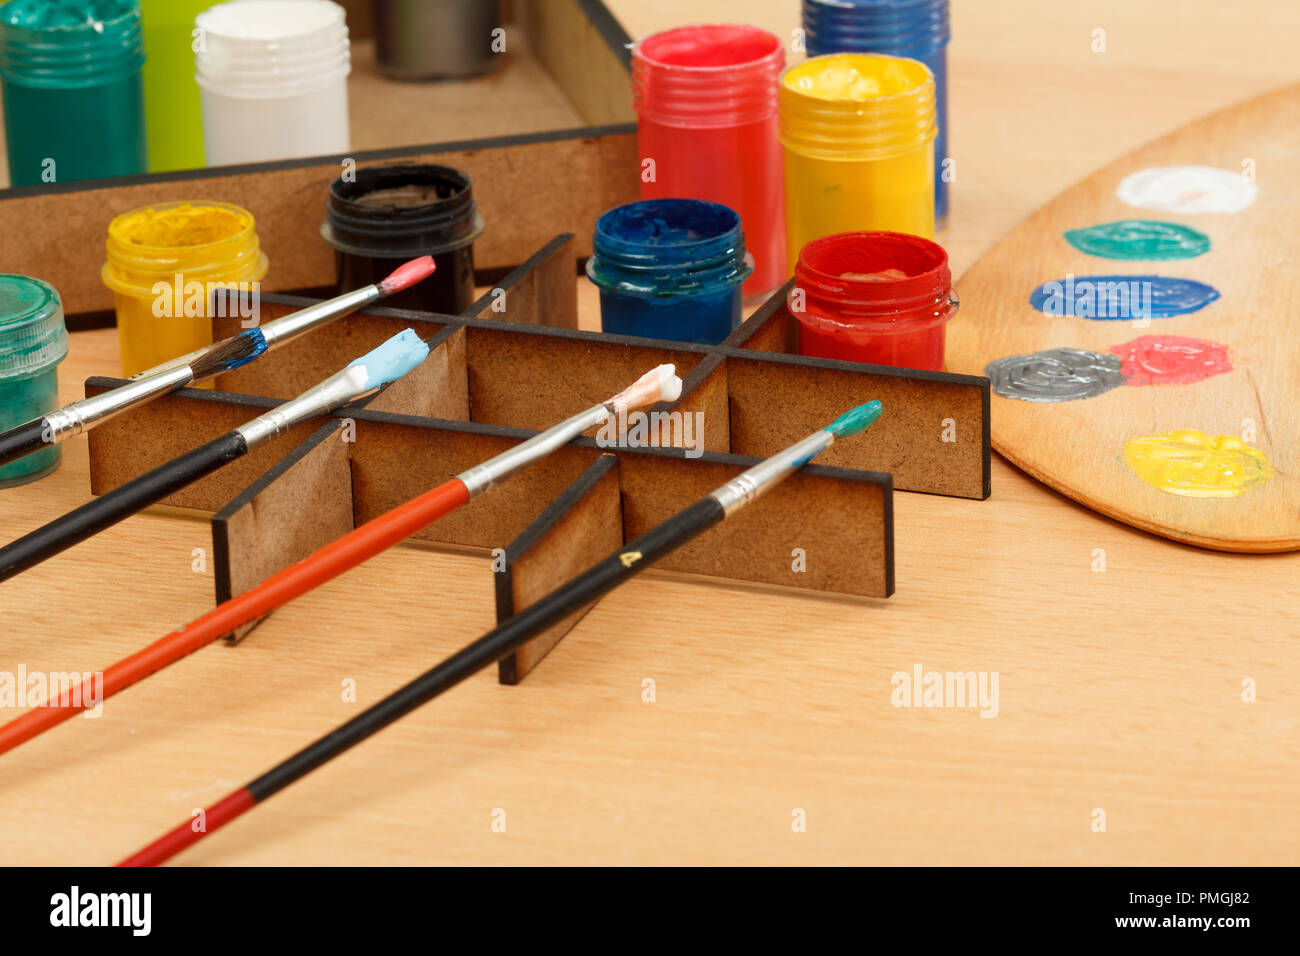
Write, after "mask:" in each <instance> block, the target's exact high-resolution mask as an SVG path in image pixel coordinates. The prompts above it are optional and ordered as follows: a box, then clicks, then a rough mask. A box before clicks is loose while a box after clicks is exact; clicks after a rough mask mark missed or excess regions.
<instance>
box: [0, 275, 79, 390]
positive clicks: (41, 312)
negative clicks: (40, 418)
mask: <svg viewBox="0 0 1300 956" xmlns="http://www.w3.org/2000/svg"><path fill="white" fill-rule="evenodd" d="M67 354H68V330H67V328H66V327H65V326H64V324H63V305H62V303H60V302H59V293H58V292H56V291H55V290H54V287H53V286H52V285H50V284H49V283H46V282H42V281H41V280H40V279H32V278H29V277H28V276H19V275H6V274H3V273H0V379H5V378H21V377H24V376H29V375H35V374H37V373H38V372H43V371H45V370H46V369H48V368H50V367H51V366H54V365H58V364H59V363H60V362H62V361H63V360H64V358H66V357H67Z"/></svg>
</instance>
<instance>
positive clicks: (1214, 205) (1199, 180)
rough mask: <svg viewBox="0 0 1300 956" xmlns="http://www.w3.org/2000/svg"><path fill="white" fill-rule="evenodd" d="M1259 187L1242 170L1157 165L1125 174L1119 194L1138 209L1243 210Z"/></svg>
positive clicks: (1182, 210) (1192, 212)
mask: <svg viewBox="0 0 1300 956" xmlns="http://www.w3.org/2000/svg"><path fill="white" fill-rule="evenodd" d="M1258 192H1259V187H1258V186H1256V185H1255V184H1254V183H1253V182H1251V181H1250V180H1249V179H1247V178H1246V177H1245V176H1244V175H1243V174H1242V173H1234V172H1232V171H1231V170H1228V169H1216V168H1215V167H1214V166H1156V167H1153V168H1150V169H1143V170H1139V171H1138V172H1136V173H1131V174H1130V175H1128V176H1125V177H1124V179H1123V180H1122V181H1121V182H1120V184H1119V189H1118V190H1117V191H1116V195H1118V196H1119V198H1120V201H1121V202H1125V203H1127V204H1128V205H1130V206H1133V207H1135V208H1137V209H1154V210H1156V211H1158V212H1176V213H1188V214H1195V213H1229V212H1241V210H1243V209H1245V208H1246V207H1247V206H1249V205H1250V204H1251V203H1253V202H1254V201H1255V196H1256V195H1257V194H1258Z"/></svg>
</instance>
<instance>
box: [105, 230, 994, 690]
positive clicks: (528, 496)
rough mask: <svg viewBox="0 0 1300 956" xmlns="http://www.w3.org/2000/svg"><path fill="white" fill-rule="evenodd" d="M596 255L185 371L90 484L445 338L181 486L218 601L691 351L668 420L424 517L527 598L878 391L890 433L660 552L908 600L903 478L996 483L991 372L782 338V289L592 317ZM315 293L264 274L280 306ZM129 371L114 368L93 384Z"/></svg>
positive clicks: (550, 259) (571, 253)
mask: <svg viewBox="0 0 1300 956" xmlns="http://www.w3.org/2000/svg"><path fill="white" fill-rule="evenodd" d="M574 272H575V244H574V242H573V238H572V237H571V236H559V237H556V238H555V239H553V240H552V241H551V242H549V243H547V244H546V245H545V246H544V247H543V248H542V249H541V250H540V251H539V252H538V253H536V254H535V255H534V256H532V257H530V259H529V260H528V262H527V263H525V265H524V266H523V267H520V268H519V269H516V270H514V271H513V272H512V273H510V274H509V275H508V276H507V277H506V278H505V279H503V280H502V282H501V284H500V285H499V286H497V287H496V288H495V289H493V290H492V291H491V292H489V293H487V294H486V295H484V296H483V297H482V298H481V299H480V300H479V301H477V302H476V303H474V305H473V306H471V307H470V309H468V310H467V312H466V314H464V315H460V316H451V315H435V314H431V313H421V312H408V311H403V310H395V309H385V308H372V309H366V310H364V311H362V312H358V313H355V314H353V315H351V316H348V317H345V318H343V319H340V320H338V321H336V322H334V323H332V324H331V325H329V326H328V327H326V328H322V329H318V330H316V331H314V332H311V333H309V334H307V335H305V336H303V337H302V338H300V339H298V340H295V341H294V342H292V343H290V344H288V345H286V346H285V347H283V348H281V349H279V350H277V351H275V352H273V353H270V354H268V355H266V356H264V357H262V358H261V359H259V360H258V361H257V362H254V363H252V364H251V365H248V366H245V367H244V368H241V369H238V370H235V371H233V372H230V373H227V374H225V375H222V376H220V377H219V378H218V380H217V382H216V386H217V388H216V390H211V391H209V390H201V389H184V390H182V391H180V392H177V393H175V394H173V395H170V396H167V397H165V398H163V399H160V400H158V401H156V402H154V403H152V404H151V405H149V406H146V407H145V408H144V409H141V410H140V411H138V412H137V413H135V414H133V415H132V416H130V417H129V418H124V419H119V420H115V421H110V422H107V423H105V425H104V426H102V427H101V428H99V429H96V430H95V431H94V432H92V433H91V441H90V446H91V478H92V490H93V491H94V492H95V493H97V494H99V493H103V492H104V491H106V490H108V489H110V488H112V487H115V486H117V485H119V484H121V483H123V482H125V481H127V480H130V479H131V478H132V477H134V476H135V475H138V474H140V473H141V472H143V471H145V470H146V469H148V468H150V467H153V466H155V465H157V464H159V463H161V462H163V461H166V460H168V459H169V458H171V457H174V456H175V455H177V454H180V453H181V452H183V451H186V450H188V449H189V448H191V447H193V446H194V445H196V444H198V443H200V442H202V441H205V440H207V439H209V438H212V437H215V436H216V435H218V434H220V433H222V432H224V431H227V430H229V429H230V428H232V427H234V426H235V425H237V424H239V423H240V422H242V421H244V420H247V419H248V418H250V417H252V416H253V415H255V414H258V413H260V412H261V411H262V410H264V409H266V408H268V407H273V406H274V405H276V404H278V403H279V402H280V401H282V400H284V399H287V398H290V397H292V396H293V395H295V394H297V393H298V392H300V391H302V390H303V389H305V388H307V387H309V386H311V385H312V384H314V383H316V382H318V381H319V380H321V379H322V378H324V377H326V376H327V375H329V374H331V373H332V372H334V371H336V370H337V369H339V368H341V367H342V366H343V365H345V364H346V363H347V362H348V361H350V360H351V359H352V358H355V357H356V356H357V355H360V354H362V353H364V352H366V351H368V350H369V349H371V348H374V347H375V346H376V345H378V344H379V343H380V342H382V341H383V340H384V339H386V338H388V337H390V336H392V335H393V334H395V333H396V332H398V331H400V330H401V329H403V328H408V327H409V328H414V329H416V331H417V332H418V333H419V334H420V335H421V336H422V337H424V338H425V339H426V340H427V341H428V342H429V345H430V357H429V358H428V359H427V360H426V361H425V362H424V363H423V364H422V365H421V366H420V367H419V368H418V369H416V370H415V371H414V372H412V373H411V374H410V375H409V376H407V377H406V378H405V379H403V380H401V381H399V382H397V383H395V384H394V385H392V386H391V387H389V388H388V389H386V390H384V391H383V392H381V393H379V394H378V395H376V396H375V397H373V398H372V399H370V400H368V401H367V402H363V403H358V404H357V405H354V406H350V407H348V408H345V409H340V410H339V411H337V412H335V413H334V415H333V416H332V417H331V418H328V419H322V420H320V421H317V422H311V423H304V424H303V425H301V426H300V427H299V428H298V429H297V430H295V431H293V432H291V433H289V434H287V435H284V436H281V437H280V438H279V439H278V440H277V441H275V442H272V443H271V444H270V445H269V446H266V447H263V448H259V449H257V450H255V451H254V452H253V453H252V454H250V455H249V456H247V458H245V459H243V460H241V461H240V462H236V463H235V464H233V465H231V466H230V467H228V468H226V469H223V470H222V471H219V472H217V473H215V474H213V475H210V476H208V477H207V478H204V479H203V480H201V481H199V482H197V483H195V484H194V485H192V486H191V487H190V488H188V489H185V490H184V491H182V492H179V493H178V494H177V495H175V496H173V498H171V499H169V500H168V502H167V503H168V504H173V505H181V506H186V507H192V508H200V509H204V510H208V511H215V512H217V515H216V517H215V518H214V524H213V528H214V544H215V548H216V557H217V560H216V565H217V597H218V599H219V600H224V599H226V598H228V597H230V596H233V595H235V594H238V593H240V592H241V591H243V590H245V589H247V588H248V587H250V586H252V585H253V584H255V583H256V582H258V581H260V580H262V579H263V578H264V577H266V576H267V575H268V574H270V573H272V572H274V571H275V570H278V569H279V568H281V567H284V566H285V565H286V564H288V563H291V562H293V561H296V560H299V559H301V558H302V557H304V556H306V555H307V554H309V553H310V552H311V551H313V550H315V549H316V548H318V547H320V546H321V545H322V544H324V543H326V542H328V541H330V540H333V539H334V538H336V537H338V536H339V535H340V534H342V533H345V532H346V531H348V530H350V529H351V528H352V527H354V526H356V525H357V524H359V523H362V522H365V521H368V520H370V519H371V518H374V517H376V516H378V515H380V514H382V513H384V512H385V511H387V510H388V509H390V508H392V507H394V506H396V505H398V504H400V503H402V502H403V501H406V500H408V499H410V498H412V497H414V496H416V495H418V494H420V493H422V492H424V491H426V490H427V489H429V488H431V487H433V486H434V485H436V484H438V483H440V482H442V481H443V480H445V479H446V478H449V477H451V476H453V475H455V474H457V473H459V472H460V471H463V470H464V469H466V468H468V467H470V466H471V465H473V464H476V463H478V462H480V461H482V460H484V459H486V458H488V457H491V456H492V455H495V454H498V453H500V452H501V451H503V450H505V449H507V448H509V447H510V446H512V445H513V444H516V443H517V442H519V441H522V440H524V439H526V438H528V437H530V436H531V435H533V434H535V433H536V430H539V429H542V428H545V427H548V426H549V425H551V424H553V423H554V422H556V421H559V420H561V419H563V418H565V417H567V416H569V415H572V414H574V413H576V412H577V411H580V410H581V409H583V408H585V407H588V406H590V405H591V404H592V403H593V402H595V401H599V400H600V399H601V398H603V397H605V396H608V395H611V394H613V393H615V392H617V391H619V390H620V389H621V388H623V387H625V386H626V385H627V384H629V383H630V382H632V381H633V380H635V379H636V378H637V377H639V376H640V375H641V374H642V373H644V372H645V371H646V370H648V369H650V368H651V367H653V366H655V365H659V364H662V363H665V362H671V363H673V364H674V365H676V366H677V369H678V373H679V374H680V375H682V377H683V379H684V387H683V391H682V395H681V396H680V398H679V399H678V400H677V401H675V402H672V403H660V405H659V406H656V407H655V408H654V409H652V410H651V411H652V412H656V413H659V419H658V421H659V423H660V425H662V426H665V427H663V428H661V429H660V430H659V431H658V432H657V433H653V434H647V435H644V436H639V435H638V434H637V433H636V432H635V430H629V432H624V433H622V434H620V435H619V436H617V440H616V441H615V442H614V443H612V444H611V443H610V442H609V441H607V440H606V439H608V438H609V437H610V436H608V435H589V436H586V437H583V438H581V439H578V440H576V441H575V442H573V443H572V444H571V445H569V446H568V447H566V448H564V449H562V450H561V451H559V452H558V453H556V454H555V455H553V456H552V457H551V458H549V459H547V461H546V462H545V463H541V464H538V465H536V466H534V467H532V468H530V469H528V470H526V471H525V472H523V473H522V474H520V475H518V476H516V477H515V478H513V479H512V480H511V481H510V482H508V483H507V484H505V485H503V486H502V487H501V488H497V489H493V490H492V491H491V492H490V493H489V494H488V495H485V496H484V497H483V498H480V499H477V500H475V501H473V502H471V503H470V504H469V505H467V506H465V507H464V508H462V509H460V510H459V511H457V512H455V513H453V514H451V515H448V516H447V517H446V518H444V519H442V520H441V521H439V522H437V523H436V524H435V525H433V526H431V527H430V528H427V529H425V531H423V532H421V533H420V534H419V535H417V537H420V538H423V539H425V540H428V541H431V542H434V543H437V544H442V545H451V546H460V547H464V546H468V547H473V548H485V549H503V550H504V553H505V555H506V558H507V566H506V569H505V570H506V573H507V575H508V577H507V578H506V579H504V580H505V581H506V582H508V584H501V585H500V586H501V587H509V588H510V591H509V597H510V602H511V603H509V604H507V603H505V598H504V597H499V607H502V608H504V607H507V606H510V607H517V606H519V604H518V603H517V602H521V601H529V600H532V599H533V598H535V597H536V596H537V593H538V588H540V587H543V586H545V584H547V583H553V580H554V577H555V575H556V574H561V573H564V572H567V571H569V570H572V569H574V568H580V567H582V566H586V565H587V564H590V563H592V562H594V561H595V560H597V559H598V558H599V557H601V556H602V553H596V552H597V551H598V547H603V546H604V545H605V544H608V543H609V541H612V540H614V539H615V537H617V538H618V539H619V541H620V543H621V542H623V541H627V540H630V539H631V538H634V537H636V536H637V535H639V534H641V533H642V532H644V531H645V530H647V529H648V528H650V527H651V526H653V525H654V524H656V523H658V522H659V521H661V520H663V519H665V518H667V517H668V516H670V515H671V514H673V513H674V512H676V511H677V510H679V509H680V508H682V507H684V506H685V505H686V504H689V503H690V502H692V501H694V500H695V499H696V498H698V497H700V496H701V495H703V494H706V493H707V492H708V491H710V490H712V489H713V488H714V487H717V486H718V485H720V484H722V483H723V482H725V481H726V480H727V479H729V478H730V477H732V476H734V475H735V474H737V473H739V472H740V471H742V470H743V469H744V468H746V467H749V466H750V465H752V464H753V463H754V462H755V461H756V460H757V459H758V458H761V457H764V456H766V455H768V454H771V453H772V452H774V451H776V450H778V449H779V448H781V447H784V446H785V445H787V444H789V443H791V442H792V441H794V440H796V439H797V438H799V437H802V436H803V435H805V434H807V433H808V432H809V431H812V430H813V429H815V428H816V427H818V426H820V425H824V424H825V423H827V422H828V421H830V420H831V419H833V418H834V417H836V416H837V415H838V414H840V413H841V412H843V411H844V410H845V409H847V408H849V407H852V406H854V405H858V404H861V403H862V402H865V401H869V400H871V399H873V398H879V399H881V400H882V401H883V403H884V405H885V414H884V416H883V417H882V418H881V420H880V421H879V422H878V423H877V424H876V425H875V426H873V427H872V429H871V430H870V431H869V432H868V433H866V434H865V435H863V436H861V437H857V438H854V439H852V440H850V441H846V442H844V443H842V444H837V445H836V446H834V447H833V448H832V449H831V450H830V452H828V453H827V454H826V455H825V456H824V458H821V459H819V460H818V462H817V464H815V465H811V466H809V467H807V468H805V469H804V470H802V471H801V472H800V473H799V474H798V475H795V476H793V477H792V478H791V479H790V480H788V481H787V482H785V483H784V484H782V485H781V486H780V487H778V488H777V489H776V490H774V491H773V492H772V493H771V494H770V495H768V496H766V497H765V498H763V499H761V500H760V501H759V502H757V503H756V504H755V505H754V506H753V507H752V508H750V509H747V510H746V511H745V512H744V513H743V514H741V515H739V516H737V518H736V519H734V520H732V521H728V522H727V523H726V524H724V525H720V526H718V527H717V528H714V529H712V530H711V531H710V532H708V533H706V534H705V535H704V536H702V537H701V538H699V539H697V540H696V541H694V542H692V543H691V544H689V545H687V546H686V547H684V548H683V549H682V550H680V551H678V552H676V553H674V554H673V555H672V556H670V557H669V558H667V559H666V560H665V561H663V562H662V563H661V566H662V567H663V568H665V569H668V570H676V571H682V572H687V573H691V574H699V575H706V576H710V577H715V578H724V579H728V580H736V581H745V582H751V583H754V584H759V585H764V586H779V587H788V588H796V589H803V590H814V591H826V592H833V593H840V594H847V595H857V596H863V597H875V598H881V597H887V596H888V595H890V594H891V593H892V592H893V588H894V559H893V505H892V495H893V489H894V487H895V486H897V487H898V488H900V489H905V490H909V491H919V492H926V493H933V494H943V495H951V496H956V497H966V498H973V499H980V498H984V497H987V495H988V491H989V487H988V486H989V442H988V406H989V387H988V381H987V379H983V378H977V377H971V376H962V375H949V374H944V373H930V372H914V371H910V370H905V369H895V368H886V367H880V366H870V365H861V364H857V363H849V362H837V361H829V360H821V359H808V358H803V357H801V356H798V355H792V354H783V353H781V352H766V351H760V350H759V349H758V348H757V346H759V345H767V346H769V347H781V346H782V345H783V344H788V339H785V338H783V337H782V336H783V335H784V334H785V333H784V332H783V331H782V328H783V323H788V320H789V316H788V313H786V312H784V306H783V302H784V295H783V291H784V290H783V291H782V292H781V293H778V294H777V295H775V296H773V297H772V299H771V300H770V301H769V302H767V303H766V304H765V305H764V306H763V307H762V308H760V309H759V310H758V311H757V312H756V313H755V314H754V316H753V317H752V318H751V319H750V320H749V321H748V322H746V323H745V324H744V325H742V326H741V327H740V328H739V329H737V330H736V332H735V334H733V335H732V336H731V337H729V338H728V340H727V341H726V342H725V343H724V344H722V345H720V346H702V345H692V344H685V343H679V342H665V341H658V340H653V339H642V338H631V337H625V336H614V335H605V334H601V333H595V332H584V331H579V330H577V329H576V328H575V327H574V326H576V324H577V322H576V303H575V298H574V278H573V277H574ZM310 301H311V300H306V299H299V298H292V297H286V296H276V295H269V294H268V295H263V296H262V297H261V301H260V315H259V316H258V319H259V321H262V322H265V321H268V320H270V319H272V318H275V317H276V316H278V315H282V314H285V313H287V312H290V311H293V310H294V309H295V308H298V307H301V306H302V305H305V304H309V302H310ZM212 311H213V312H214V314H215V315H216V316H218V317H217V318H215V319H214V320H213V324H214V334H215V335H217V336H218V337H222V336H226V335H230V334H233V333H235V332H237V331H239V329H240V323H241V321H242V320H241V319H240V318H239V315H238V310H233V309H228V308H226V307H225V305H224V303H223V301H222V295H221V294H220V293H219V294H218V297H217V300H216V301H215V302H214V304H213V310H212ZM490 316H496V317H490ZM547 322H550V323H552V324H549V325H548V324H543V323H547ZM115 384H117V381H116V380H113V379H92V380H90V382H88V383H87V391H88V393H95V392H98V391H102V390H103V389H105V388H109V387H112V386H113V385H115ZM602 462H604V464H602ZM593 468H596V469H597V470H598V471H599V474H598V473H597V472H595V471H592V469H593ZM891 473H892V476H893V477H892V478H891ZM584 480H585V481H586V482H587V484H588V485H589V486H590V487H586V486H584V484H583V482H584ZM575 482H576V483H578V484H577V485H576V486H575ZM615 485H616V487H617V492H618V501H619V506H618V515H619V522H618V527H617V528H615V527H614V526H612V525H611V523H610V522H608V521H601V522H600V529H599V532H600V533H599V534H583V533H579V529H580V527H584V526H585V527H588V528H590V527H592V526H593V522H592V520H591V514H592V513H596V514H602V513H603V514H607V513H608V509H609V501H610V500H611V499H610V498H609V497H608V495H609V489H610V488H611V487H613V486H615ZM600 495H603V497H597V496H600ZM601 509H604V511H603V512H602V510H601ZM584 522H585V525H584ZM557 529H558V530H557ZM615 530H617V532H618V534H617V536H616V535H614V534H613V531H615ZM521 536H522V537H521ZM606 539H608V540H606ZM539 555H541V556H542V557H541V558H539ZM548 568H549V570H547V569H548ZM555 630H556V632H559V633H562V632H563V630H564V628H558V629H555ZM236 636H242V635H236ZM555 640H558V636H557V635H556V633H552V634H551V635H543V637H542V638H538V639H537V641H538V644H537V645H530V648H525V649H524V650H523V651H521V652H520V654H519V655H516V656H515V657H514V658H512V659H511V660H510V661H509V662H508V663H507V664H506V665H504V666H505V668H506V669H505V670H503V672H502V676H503V678H506V679H509V680H518V679H519V678H521V677H522V676H523V675H524V674H525V673H526V672H527V670H528V669H529V668H531V667H532V666H533V665H534V664H535V663H536V661H537V660H539V659H540V657H541V656H542V654H544V653H545V650H544V649H541V648H543V646H545V647H547V648H548V647H549V646H550V645H553V643H554V641H555Z"/></svg>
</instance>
